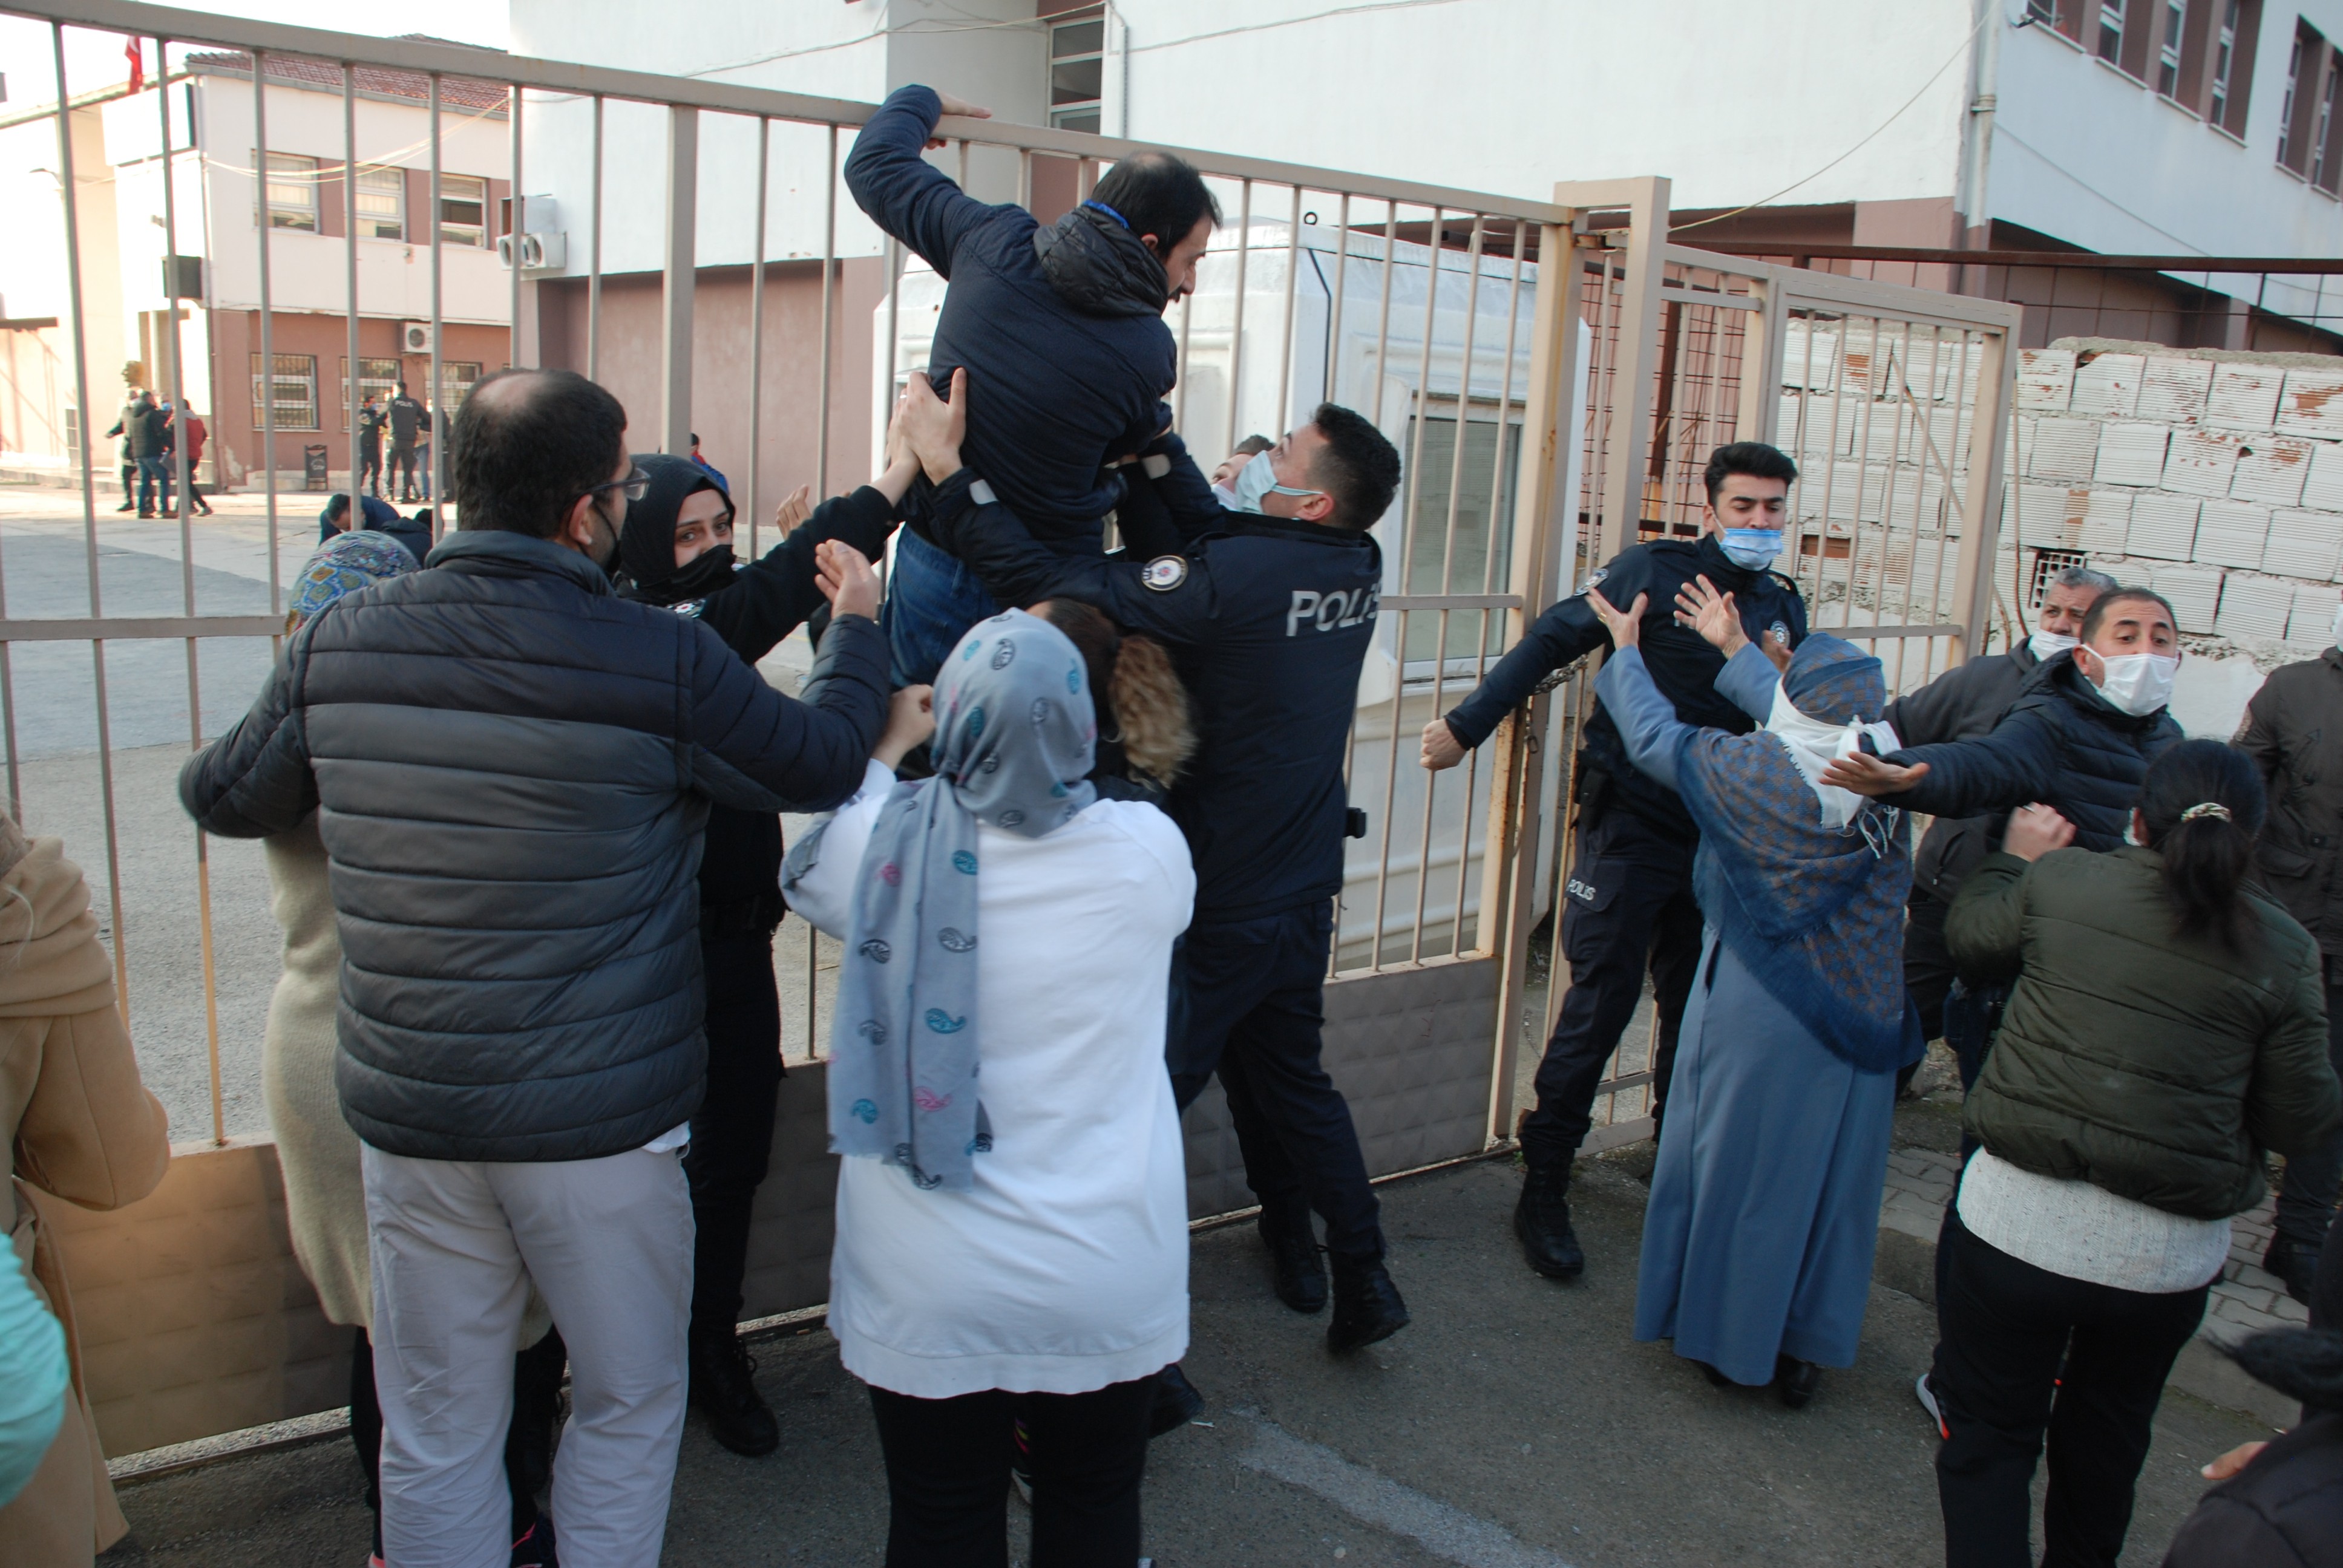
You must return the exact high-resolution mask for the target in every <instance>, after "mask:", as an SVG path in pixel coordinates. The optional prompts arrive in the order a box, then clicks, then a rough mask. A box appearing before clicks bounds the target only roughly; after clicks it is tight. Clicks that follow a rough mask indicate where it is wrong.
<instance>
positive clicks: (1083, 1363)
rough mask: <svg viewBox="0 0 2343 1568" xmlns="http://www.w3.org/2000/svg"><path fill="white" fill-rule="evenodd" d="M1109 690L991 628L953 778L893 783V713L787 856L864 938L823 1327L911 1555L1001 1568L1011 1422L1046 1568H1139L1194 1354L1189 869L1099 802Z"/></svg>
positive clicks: (946, 697) (793, 890)
mask: <svg viewBox="0 0 2343 1568" xmlns="http://www.w3.org/2000/svg"><path fill="white" fill-rule="evenodd" d="M1093 701H1094V698H1093V694H1092V692H1091V687H1090V679H1089V676H1088V674H1087V671H1086V668H1085V664H1084V660H1083V658H1082V656H1081V652H1080V651H1079V650H1078V649H1077V648H1075V647H1074V645H1073V643H1072V642H1071V641H1070V640H1069V639H1068V638H1067V637H1066V636H1065V634H1064V633H1063V632H1061V631H1060V630H1058V629H1057V628H1055V627H1053V626H1051V624H1050V623H1049V622H1047V621H1045V620H1043V619H1041V618H1039V617H1036V616H1032V615H1029V614H1027V613H1025V612H1024V611H1022V610H1009V611H1006V612H1004V613H1003V614H1001V615H997V616H994V617H993V618H990V620H985V621H981V622H980V623H978V624H977V625H976V626H975V627H974V628H971V629H970V631H969V632H968V634H967V635H966V636H965V637H964V638H961V640H960V643H959V645H958V646H957V647H956V648H954V650H953V651H952V653H951V655H950V657H949V658H946V660H945V661H944V665H943V668H942V669H941V670H940V672H939V674H938V676H937V678H936V686H935V695H934V724H935V736H934V741H933V744H932V746H931V748H930V755H931V757H932V758H933V761H934V767H935V777H933V778H931V779H920V780H918V781H916V782H904V783H898V782H897V781H896V779H895V778H894V775H893V774H892V772H890V764H891V763H892V762H893V761H894V760H895V759H899V758H900V755H901V753H902V751H903V750H905V749H909V748H910V746H912V745H914V744H916V743H917V742H918V740H919V739H922V737H921V736H920V735H919V734H916V733H911V732H910V731H908V730H906V729H903V728H902V727H901V726H900V722H898V723H890V729H889V733H888V735H887V736H886V737H885V738H884V739H882V740H881V742H880V755H879V757H878V758H877V759H874V760H873V762H872V764H871V769H870V777H869V778H868V779H867V780H866V781H865V783H864V785H863V789H862V792H861V793H860V794H859V795H857V796H856V797H855V798H854V799H851V800H850V801H849V802H847V804H846V805H845V806H844V807H842V808H840V810H839V811H838V812H837V814H836V815H835V816H833V817H830V818H829V819H826V820H824V821H823V822H822V823H820V824H819V825H818V826H817V827H816V829H814V830H813V831H812V832H810V833H809V834H808V835H807V836H806V837H805V838H803V839H800V840H799V842H798V844H797V846H796V847H795V848H794V849H792V850H791V851H790V853H789V860H788V862H787V864H786V865H785V866H784V867H783V869H782V874H781V885H782V889H783V890H784V891H785V892H786V893H787V894H788V896H789V904H790V907H791V908H792V909H794V910H797V911H798V912H799V914H801V915H803V916H805V917H806V918H807V919H808V920H811V921H812V922H813V923H814V924H815V925H816V926H817V927H819V928H820V929H821V930H825V931H827V932H829V933H830V934H831V935H833V936H836V937H839V938H840V939H841V940H843V941H844V943H845V954H844V957H843V959H842V960H841V963H840V972H839V983H838V1000H837V1003H836V1006H835V1007H834V1009H833V1010H832V1015H831V1016H832V1019H833V1025H832V1038H831V1042H830V1066H829V1092H830V1146H831V1148H832V1149H834V1150H835V1151H837V1152H839V1153H840V1154H842V1155H845V1156H846V1159H845V1160H844V1161H841V1163H840V1171H839V1181H838V1237H837V1242H836V1245H835V1248H834V1250H833V1251H832V1252H831V1255H830V1330H831V1332H834V1333H835V1334H836V1335H837V1336H838V1342H839V1351H840V1357H841V1359H842V1360H843V1361H844V1362H845V1363H846V1368H847V1370H848V1371H849V1372H853V1373H854V1374H855V1375H856V1376H857V1377H860V1378H861V1379H862V1380H863V1382H867V1383H869V1384H870V1400H871V1405H872V1408H873V1410H874V1411H875V1412H876V1413H877V1416H878V1422H879V1435H880V1445H881V1447H882V1448H883V1450H884V1452H885V1453H886V1457H887V1478H888V1489H889V1493H890V1499H891V1503H892V1508H891V1520H890V1531H889V1541H888V1553H887V1560H888V1562H890V1563H946V1562H949V1563H960V1562H973V1561H984V1560H988V1559H989V1560H990V1561H994V1562H998V1561H1001V1557H1002V1553H1003V1552H1004V1550H1005V1547H1004V1544H1003V1543H1004V1540H1005V1531H1006V1517H1005V1513H1004V1500H1005V1499H1006V1497H1007V1494H1008V1489H1009V1469H1010V1462H1011V1423H1012V1422H1015V1421H1018V1420H1020V1419H1021V1421H1022V1423H1023V1426H1024V1429H1025V1432H1026V1435H1027V1437H1028V1439H1029V1440H1030V1445H1031V1446H1030V1450H1029V1452H1028V1454H1027V1457H1026V1460H1025V1464H1026V1467H1027V1468H1028V1470H1029V1473H1030V1474H1031V1481H1032V1487H1033V1556H1032V1560H1033V1562H1035V1563H1047V1564H1052V1565H1087V1564H1091V1563H1101V1564H1103V1563H1117V1564H1129V1563H1133V1562H1136V1561H1137V1560H1138V1557H1139V1552H1140V1511H1139V1483H1140V1476H1141V1471H1142V1468H1143V1466H1144V1463H1145V1459H1146V1449H1147V1436H1148V1425H1149V1421H1150V1417H1151V1410H1152V1406H1153V1402H1154V1388H1153V1384H1152V1382H1151V1380H1152V1378H1153V1375H1154V1374H1155V1372H1158V1371H1159V1370H1160V1369H1161V1368H1163V1367H1165V1366H1167V1365H1169V1364H1171V1363H1172V1362H1176V1361H1178V1360H1179V1359H1180V1357H1181V1355H1182V1353H1183V1352H1185V1350H1186V1349H1187V1343H1188V1234H1187V1177H1186V1168H1185V1164H1184V1161H1183V1160H1182V1149H1181V1138H1180V1121H1179V1115H1178V1113H1177V1111H1175V1110H1174V1109H1173V1106H1172V1084H1171V1080H1170V1078H1169V1076H1168V1075H1166V1073H1165V1072H1164V1070H1163V1023H1164V1003H1165V989H1166V981H1167V980H1168V977H1169V974H1170V966H1171V957H1172V939H1173V938H1174V937H1175V936H1177V935H1178V934H1179V933H1180V931H1181V930H1182V929H1183V928H1184V927H1185V926H1186V925H1187V923H1188V915H1189V908H1190V905H1191V904H1192V901H1193V900H1194V897H1195V873H1194V871H1193V869H1192V867H1191V865H1190V863H1189V858H1188V848H1187V843H1186V840H1185V839H1182V837H1181V835H1180V830H1179V829H1177V828H1175V827H1173V826H1172V820H1171V819H1170V818H1168V817H1166V816H1164V815H1163V813H1162V812H1161V811H1160V810H1159V809H1156V808H1155V807H1154V806H1151V805H1148V804H1145V803H1142V802H1139V801H1130V800H1111V799H1099V798H1098V796H1097V792H1096V790H1095V789H1094V787H1093V786H1092V785H1091V783H1090V782H1089V780H1088V778H1087V776H1088V774H1089V773H1090V772H1091V765H1092V761H1093V754H1094V749H1095V747H1096V744H1097V739H1098V728H1097V721H1096V717H1095V709H1094V707H1093ZM904 706H905V705H904V704H902V703H901V702H900V699H899V703H898V708H897V714H898V719H899V720H900V716H901V715H902V713H903V711H904ZM1021 1396H1024V1397H1021Z"/></svg>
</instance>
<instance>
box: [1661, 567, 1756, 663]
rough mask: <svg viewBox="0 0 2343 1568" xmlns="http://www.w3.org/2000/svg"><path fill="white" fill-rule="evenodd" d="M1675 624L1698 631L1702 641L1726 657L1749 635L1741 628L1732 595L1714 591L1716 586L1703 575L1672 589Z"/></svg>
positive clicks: (1742, 645) (1742, 644)
mask: <svg viewBox="0 0 2343 1568" xmlns="http://www.w3.org/2000/svg"><path fill="white" fill-rule="evenodd" d="M1676 624H1677V625H1678V626H1688V627H1690V628H1693V630H1694V631H1696V632H1698V633H1700V635H1701V638H1702V640H1704V642H1706V643H1707V644H1708V645H1709V646H1710V647H1711V648H1715V649H1716V651H1717V652H1719V653H1721V654H1723V655H1725V658H1732V657H1733V656H1734V655H1735V654H1736V653H1739V652H1740V651H1741V650H1742V649H1743V648H1746V647H1748V646H1749V634H1748V633H1747V632H1746V631H1744V630H1743V629H1742V628H1741V613H1740V611H1739V610H1738V609H1736V608H1735V607H1734V602H1733V596H1732V595H1731V594H1729V593H1719V592H1717V591H1716V585H1715V583H1713V582H1711V581H1709V580H1708V579H1707V578H1704V577H1697V578H1693V579H1692V581H1690V582H1688V583H1686V584H1684V587H1682V588H1678V589H1676Z"/></svg>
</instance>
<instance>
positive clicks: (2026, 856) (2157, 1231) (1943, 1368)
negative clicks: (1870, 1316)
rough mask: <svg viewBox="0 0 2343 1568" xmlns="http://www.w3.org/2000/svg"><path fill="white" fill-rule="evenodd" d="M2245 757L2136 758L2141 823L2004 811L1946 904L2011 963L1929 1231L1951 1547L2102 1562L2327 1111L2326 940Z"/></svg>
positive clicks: (1987, 1564)
mask: <svg viewBox="0 0 2343 1568" xmlns="http://www.w3.org/2000/svg"><path fill="white" fill-rule="evenodd" d="M2264 811H2265V797H2264V794H2263V790H2262V784H2261V779H2260V778H2259V777H2258V773H2257V770H2256V769H2255V767H2254V764H2253V762H2252V761H2251V759H2248V758H2247V756H2246V755H2245V753H2243V752H2241V751H2239V750H2238V749H2236V748H2235V747H2230V746H2225V745H2223V744H2221V743H2220V742H2219V741H2217V740H2183V741H2179V742H2177V743H2176V744H2174V745H2172V746H2171V747H2169V748H2167V749H2165V750H2164V751H2163V752H2162V753H2161V754H2160V755H2159V756H2158V757H2157V759H2156V761H2155V763H2154V764H2153V765H2152V766H2151V767H2150V768H2149V769H2148V772H2147V780H2146V782H2145V784H2144V786H2143V788H2142V789H2141V792H2140V794H2139V797H2138V804H2137V805H2136V806H2135V807H2133V809H2132V811H2131V814H2130V815H2131V820H2130V824H2129V827H2130V837H2131V839H2132V840H2133V841H2132V842H2131V843H2130V844H2127V845H2125V846H2123V847H2121V848H2118V849H2114V850H2112V851H2109V852H2104V853H2093V852H2091V851H2088V850H2086V849H2082V848H2081V847H2080V845H2079V843H2078V842H2077V840H2078V839H2079V838H2080V835H2079V834H2078V833H2077V830H2076V829H2075V827H2074V825H2073V824H2071V823H2069V822H2068V821H2066V819H2065V818H2063V817H2062V816H2060V815H2059V813H2057V812H2056V811H2054V810H2051V809H2047V808H2043V807H2029V808H2027V809H2024V810H2021V811H2019V812H2017V813H2016V814H2015V815H2014V816H2013V817H2012V818H2011V819H2010V823H2009V829H2008V831H2007V833H2006V835H2005V836H2004V838H2003V840H2002V847H2001V849H2000V850H1999V851H1998V852H1996V853H1995V854H1992V855H1989V856H1987V857H1986V860H1985V862H1984V863H1983V864H1982V865H1980V866H1979V867H1978V868H1977V869H1976V871H1974V872H1973V873H1971V875H1970V877H1969V879H1968V882H1967V885H1966V887H1964V888H1963V889H1962V890H1961V896H1960V897H1959V898H1958V899H1957V900H1955V901H1954V903H1953V908H1952V910H1951V912H1950V913H1949V915H1947V917H1946V921H1945V940H1946V945H1947V946H1948V947H1949V948H1950V949H1951V950H1952V955H1953V960H1954V961H1955V962H1956V963H1957V964H1959V965H1960V966H1961V970H1962V972H1963V973H1965V974H1966V973H1973V972H1974V973H1979V974H1985V975H1988V976H1996V977H2000V978H2005V979H2007V980H2011V981H2012V982H2013V983H2012V986H2011V990H2010V999H2009V1006H2008V1008H2007V1010H2006V1012H2005V1013H2004V1015H2003V1018H2002V1023H2001V1030H2000V1033H1999V1035H1998V1037H1997V1038H1996V1040H1995V1042H1994V1048H1993V1052H1992V1054H1991V1055H1989V1056H1988V1057H1986V1062H1985V1070H1984V1071H1983V1072H1982V1073H1981V1074H1980V1075H1979V1077H1978V1079H1977V1081H1976V1089H1975V1090H1974V1091H1971V1092H1970V1094H1969V1096H1968V1098H1967V1100H1966V1102H1965V1103H1964V1105H1963V1107H1962V1114H1961V1120H1962V1122H1963V1124H1964V1126H1965V1127H1966V1130H1967V1131H1968V1133H1969V1135H1970V1136H1971V1137H1973V1138H1975V1139H1976V1141H1977V1142H1978V1144H1979V1145H1980V1147H1979V1148H1978V1149H1977V1151H1976V1153H1975V1154H1973V1155H1972V1156H1971V1157H1970V1159H1969V1161H1968V1162H1967V1164H1966V1167H1965V1168H1964V1169H1963V1171H1962V1172H1961V1179H1960V1187H1959V1190H1958V1192H1957V1194H1956V1197H1955V1199H1954V1201H1953V1207H1952V1211H1951V1213H1950V1214H1948V1215H1947V1217H1946V1222H1945V1229H1944V1234H1943V1236H1942V1238H1941V1239H1940V1240H1939V1241H1938V1242H1937V1246H1938V1248H1939V1250H1940V1251H1942V1252H1943V1253H1944V1254H1945V1255H1944V1257H1943V1258H1942V1260H1941V1261H1940V1263H1939V1265H1938V1266H1939V1276H1938V1277H1939V1280H1940V1283H1939V1285H1938V1288H1937V1295H1936V1322H1937V1330H1938V1335H1939V1338H1938V1341H1937V1344H1936V1361H1935V1364H1934V1366H1933V1367H1932V1368H1931V1369H1930V1371H1929V1372H1928V1373H1927V1377H1926V1386H1927V1388H1928V1389H1929V1390H1930V1391H1931V1392H1932V1393H1933V1397H1934V1402H1935V1406H1936V1412H1937V1420H1938V1431H1939V1432H1940V1434H1941V1435H1942V1436H1943V1438H1944V1442H1943V1445H1942V1446H1941V1447H1939V1448H1938V1449H1937V1451H1936V1490H1937V1494H1938V1496H1939V1498H1940V1499H1941V1500H1942V1502H1943V1505H1944V1514H1945V1560H1946V1563H1947V1565H1948V1568H2030V1565H2031V1564H2032V1563H2034V1562H2035V1560H2036V1559H2035V1556H2034V1553H2033V1547H2032V1543H2031V1535H2032V1528H2031V1526H2032V1521H2033V1501H2032V1492H2031V1488H2032V1483H2033V1480H2034V1472H2035V1468H2036V1463H2037V1462H2039V1460H2040V1459H2041V1457H2042V1454H2043V1450H2044V1443H2045V1440H2047V1443H2048V1452H2049V1469H2050V1474H2049V1486H2048V1489H2047V1492H2046V1497H2045V1501H2044V1506H2043V1550H2042V1557H2041V1561H2042V1562H2043V1563H2047V1564H2050V1565H2051V1568H2066V1565H2067V1564H2089V1565H2092V1568H2099V1565H2102V1564H2112V1563H2115V1562H2116V1560H2117V1557H2119V1556H2120V1555H2121V1554H2122V1552H2123V1545H2124V1537H2125V1534H2126V1533H2127V1531H2128V1529H2129V1528H2130V1523H2131V1511H2132V1489H2133V1486H2134V1484H2135V1483H2137V1480H2138V1477H2139V1472H2140V1466H2141V1464H2142V1463H2143V1462H2145V1461H2146V1459H2147V1450H2148V1443H2149V1440H2150V1436H2151V1432H2152V1424H2153V1422H2154V1420H2155V1416H2156V1408H2157V1402H2159V1401H2160V1400H2161V1398H2162V1397H2163V1392H2164V1383H2165V1379H2166V1378H2167V1376H2168V1375H2170V1373H2171V1371H2172V1364H2173V1362H2174V1361H2175V1360H2177V1358H2178V1356H2179V1354H2180V1352H2181V1350H2182V1349H2183V1348H2184V1347H2185V1346H2186V1345H2187V1343H2188V1341H2189V1339H2190V1337H2191V1336H2192V1335H2194V1334H2195V1333H2196V1332H2197V1324H2198V1322H2200V1321H2201V1320H2202V1319H2203V1317H2204V1315H2205V1302H2206V1293H2207V1287H2208V1286H2209V1285H2210V1284H2211V1282H2213V1281H2214V1280H2216V1279H2217V1278H2219V1277H2220V1274H2221V1270H2222V1267H2223V1265H2224V1264H2226V1263H2227V1261H2228V1256H2229V1242H2230V1232H2229V1221H2230V1218H2231V1216H2233V1215H2236V1214H2239V1213H2243V1212H2244V1211H2247V1210H2248V1209H2251V1208H2252V1207H2253V1206H2254V1205H2255V1204H2256V1203H2258V1202H2259V1201H2261V1198H2262V1195H2263V1193H2264V1192H2265V1191H2267V1187H2266V1184H2265V1180H2264V1177H2263V1174H2262V1157H2263V1151H2265V1150H2271V1151H2277V1152H2278V1153H2281V1154H2286V1155H2288V1156H2292V1155H2295V1154H2298V1153H2300V1152H2302V1151H2306V1150H2308V1149H2309V1148H2311V1147H2313V1146H2314V1145H2315V1144H2316V1142H2317V1141H2318V1138H2319V1137H2320V1136H2321V1135H2322V1134H2323V1133H2324V1132H2325V1131H2327V1130H2328V1128H2329V1127H2331V1126H2332V1125H2334V1122H2335V1120H2336V1113H2337V1109H2338V1088H2337V1084H2336V1079H2335V1071H2334V1070H2333V1069H2332V1068H2331V1067H2329V1066H2328V1062H2327V1020H2326V1016H2325V1015H2326V998H2325V995H2324V989H2325V988H2324V986H2323V985H2322V983H2321V979H2322V977H2321V972H2320V970H2321V965H2320V962H2319V953H2318V943H2317V942H2316V941H2315V940H2313V939H2312V938H2311V936H2310V934H2309V933H2308V931H2306V930H2303V929H2302V927H2301V926H2299V925H2298V924H2297V923H2296V922H2295V920H2293V918H2292V917H2291V916H2289V915H2288V914H2287V912H2286V911H2285V910H2283V909H2281V908H2280V907H2279V906H2278V904H2277V903H2276V902H2274V901H2272V900H2270V899H2268V897H2267V896H2266V895H2264V894H2263V893H2261V892H2260V891H2259V890H2256V889H2254V888H2253V887H2251V886H2250V885H2249V884H2248V883H2247V874H2248V872H2249V871H2250V870H2251V869H2252V859H2253V839H2254V834H2255V832H2256V831H2257V830H2258V829H2259V828H2260V827H2261V825H2262V820H2263V816H2264Z"/></svg>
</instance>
